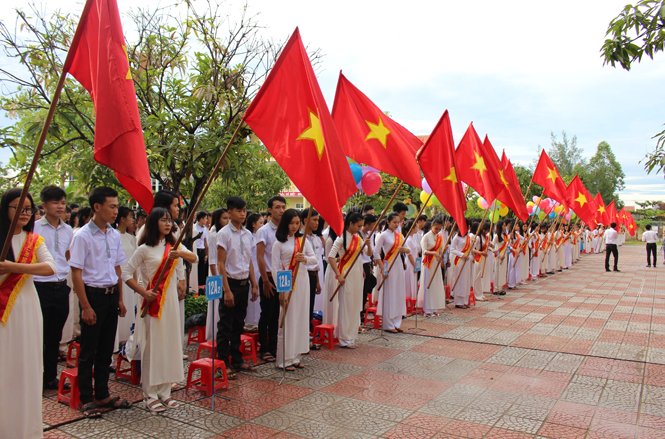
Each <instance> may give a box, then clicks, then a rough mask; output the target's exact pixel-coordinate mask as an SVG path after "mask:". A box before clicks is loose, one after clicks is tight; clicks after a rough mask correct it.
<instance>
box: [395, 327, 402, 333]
mask: <svg viewBox="0 0 665 439" xmlns="http://www.w3.org/2000/svg"><path fill="white" fill-rule="evenodd" d="M395 329H396V330H397V332H404V330H403V329H402V328H395Z"/></svg>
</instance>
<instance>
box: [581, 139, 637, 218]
mask: <svg viewBox="0 0 665 439" xmlns="http://www.w3.org/2000/svg"><path fill="white" fill-rule="evenodd" d="M580 178H581V179H582V182H583V183H584V185H585V186H586V187H587V189H588V190H589V192H591V193H592V194H595V193H598V192H600V195H601V196H602V197H603V200H604V201H606V202H611V200H615V205H616V206H617V209H621V208H622V207H623V202H622V201H621V200H620V199H619V194H618V192H619V191H622V190H623V189H624V187H625V185H624V178H626V174H624V172H623V170H622V169H621V164H620V163H619V162H618V161H617V159H616V156H615V155H614V153H613V152H612V148H611V147H610V145H609V143H607V142H605V141H602V142H600V143H599V144H598V148H597V149H596V154H595V155H594V156H593V157H591V160H589V165H588V167H587V169H586V175H585V176H582V175H580Z"/></svg>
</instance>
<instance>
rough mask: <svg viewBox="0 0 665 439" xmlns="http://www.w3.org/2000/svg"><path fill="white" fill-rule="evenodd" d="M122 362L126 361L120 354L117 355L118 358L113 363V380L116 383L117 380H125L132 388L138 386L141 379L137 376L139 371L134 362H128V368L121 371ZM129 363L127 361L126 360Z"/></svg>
mask: <svg viewBox="0 0 665 439" xmlns="http://www.w3.org/2000/svg"><path fill="white" fill-rule="evenodd" d="M122 360H127V359H126V358H125V357H123V356H122V354H118V358H117V360H116V362H115V380H116V381H118V378H125V379H127V380H129V382H131V383H132V386H138V385H139V383H140V382H141V377H140V376H139V370H138V368H137V367H136V360H132V361H130V362H129V367H127V368H125V369H122V367H121V366H122ZM127 361H129V360H127Z"/></svg>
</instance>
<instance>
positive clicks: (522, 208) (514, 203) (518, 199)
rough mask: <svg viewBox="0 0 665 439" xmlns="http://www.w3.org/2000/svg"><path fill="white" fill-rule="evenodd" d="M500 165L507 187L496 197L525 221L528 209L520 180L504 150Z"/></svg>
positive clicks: (527, 216)
mask: <svg viewBox="0 0 665 439" xmlns="http://www.w3.org/2000/svg"><path fill="white" fill-rule="evenodd" d="M501 167H502V168H503V178H505V179H506V180H508V187H507V188H505V189H504V190H502V191H501V192H500V193H499V195H497V197H496V198H497V200H499V201H501V202H502V203H503V204H505V205H506V206H508V207H509V208H510V209H511V210H512V211H513V212H515V215H516V216H517V218H519V219H521V220H522V221H524V222H526V220H528V219H529V211H528V210H527V208H526V201H525V200H524V195H523V194H522V189H521V188H520V181H519V180H518V179H517V174H515V169H514V168H513V164H512V163H510V160H508V157H507V156H506V151H503V153H502V155H501ZM499 172H501V171H499Z"/></svg>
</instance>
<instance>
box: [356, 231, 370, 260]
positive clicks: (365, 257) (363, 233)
mask: <svg viewBox="0 0 665 439" xmlns="http://www.w3.org/2000/svg"><path fill="white" fill-rule="evenodd" d="M359 235H360V237H361V238H362V240H363V242H364V241H365V239H367V233H365V232H363V231H362V230H361V231H360V232H359ZM362 261H363V264H367V263H369V262H372V258H371V257H370V256H368V255H367V247H364V248H363V253H362Z"/></svg>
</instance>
